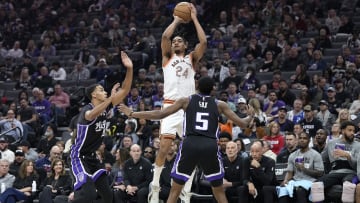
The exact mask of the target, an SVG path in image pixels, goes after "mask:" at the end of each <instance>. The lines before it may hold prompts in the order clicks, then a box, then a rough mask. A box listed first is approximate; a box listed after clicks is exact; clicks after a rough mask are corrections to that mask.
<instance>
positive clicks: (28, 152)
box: [15, 140, 39, 161]
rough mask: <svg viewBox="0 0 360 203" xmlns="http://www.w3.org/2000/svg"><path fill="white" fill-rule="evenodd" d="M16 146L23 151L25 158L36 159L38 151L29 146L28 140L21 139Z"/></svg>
mask: <svg viewBox="0 0 360 203" xmlns="http://www.w3.org/2000/svg"><path fill="white" fill-rule="evenodd" d="M18 148H19V149H21V151H22V152H23V153H24V156H25V159H26V160H31V161H37V160H38V159H39V155H38V153H37V152H36V151H35V150H34V148H31V145H30V143H29V142H28V141H26V140H23V141H21V142H20V143H19V145H18ZM15 156H16V153H15ZM15 159H16V157H15Z"/></svg>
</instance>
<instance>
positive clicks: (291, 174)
mask: <svg viewBox="0 0 360 203" xmlns="http://www.w3.org/2000/svg"><path fill="white" fill-rule="evenodd" d="M309 143H310V136H309V135H308V134H306V133H301V134H300V137H299V144H298V146H299V149H298V150H296V151H295V152H294V153H292V154H291V155H290V157H289V161H288V162H287V163H288V165H287V169H286V171H287V172H286V175H285V179H284V181H283V182H282V183H281V186H282V187H281V188H280V192H279V198H280V199H279V202H283V200H284V199H285V201H284V202H293V201H295V202H301V203H306V202H308V194H309V191H310V188H311V184H312V182H314V181H315V180H316V179H317V178H319V177H321V176H322V175H323V173H324V164H323V161H322V159H321V155H320V154H319V153H318V152H317V151H315V150H313V149H312V148H310V147H309ZM292 181H293V183H294V185H293V186H294V188H289V187H291V186H290V185H289V184H291V182H292ZM298 185H299V186H298ZM292 189H293V190H294V193H295V194H294V196H293V197H292V195H291V196H290V192H289V190H292ZM281 199H283V200H281Z"/></svg>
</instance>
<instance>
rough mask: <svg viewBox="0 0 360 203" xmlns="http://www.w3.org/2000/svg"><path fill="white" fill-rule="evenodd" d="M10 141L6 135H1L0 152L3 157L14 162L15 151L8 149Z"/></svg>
mask: <svg viewBox="0 0 360 203" xmlns="http://www.w3.org/2000/svg"><path fill="white" fill-rule="evenodd" d="M8 146H9V142H8V140H7V139H6V137H4V136H1V137H0V154H1V158H2V159H6V160H8V161H9V163H12V162H14V160H15V153H14V152H13V151H11V150H10V149H8Z"/></svg>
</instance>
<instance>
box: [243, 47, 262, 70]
mask: <svg viewBox="0 0 360 203" xmlns="http://www.w3.org/2000/svg"><path fill="white" fill-rule="evenodd" d="M241 64H242V65H241V66H240V72H242V73H246V72H247V70H248V69H249V68H250V67H251V68H252V69H254V70H255V71H257V70H259V68H260V67H261V65H262V63H261V60H259V59H257V58H255V57H254V55H253V53H251V52H249V53H246V54H245V58H243V59H242V61H241Z"/></svg>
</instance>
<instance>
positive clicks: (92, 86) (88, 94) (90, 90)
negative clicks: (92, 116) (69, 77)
mask: <svg viewBox="0 0 360 203" xmlns="http://www.w3.org/2000/svg"><path fill="white" fill-rule="evenodd" d="M98 85H99V84H92V85H90V86H89V87H87V88H86V91H85V94H86V97H87V98H88V99H89V100H91V99H92V96H91V94H92V93H93V92H94V90H95V88H96V87H97V86H98Z"/></svg>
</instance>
